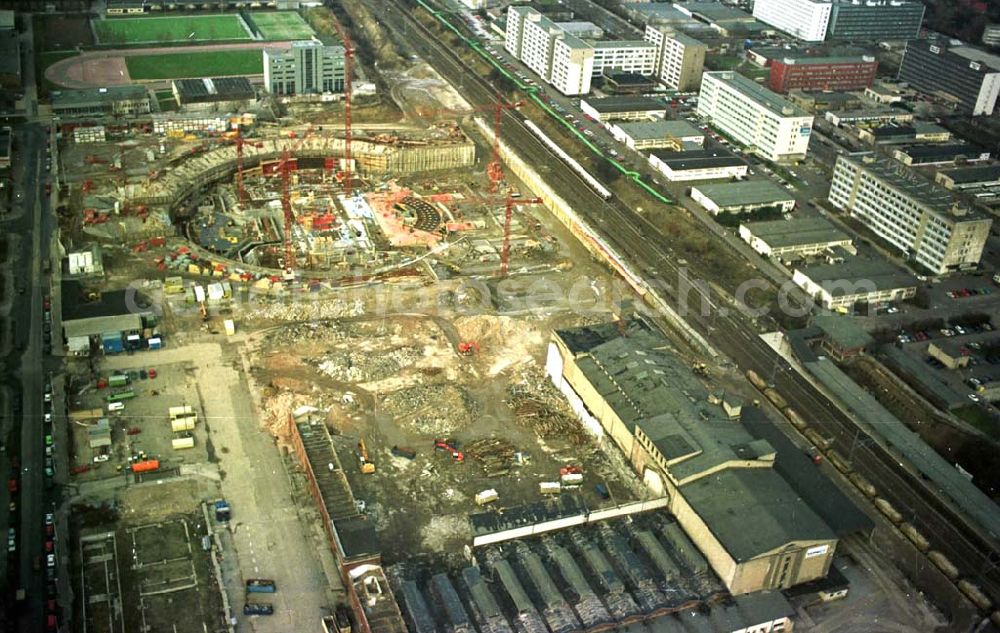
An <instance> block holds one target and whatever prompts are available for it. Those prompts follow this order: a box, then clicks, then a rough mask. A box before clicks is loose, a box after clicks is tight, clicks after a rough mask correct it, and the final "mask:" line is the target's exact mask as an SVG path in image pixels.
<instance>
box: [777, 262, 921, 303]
mask: <svg viewBox="0 0 1000 633" xmlns="http://www.w3.org/2000/svg"><path fill="white" fill-rule="evenodd" d="M792 281H793V282H794V283H795V284H796V285H797V286H799V287H800V288H802V290H803V292H805V293H806V294H807V295H809V296H811V297H813V298H814V299H816V300H817V301H818V302H819V304H820V305H821V306H823V307H824V308H826V309H828V310H841V311H846V310H850V309H851V308H852V307H853V306H854V305H855V304H858V303H867V304H869V305H876V304H881V303H888V302H893V301H903V300H905V299H909V298H911V297H913V295H915V294H916V293H917V278H916V277H914V276H913V275H911V274H909V273H908V272H906V271H905V270H903V269H902V268H897V267H896V266H893V265H892V264H890V263H889V262H887V261H884V260H862V259H858V258H849V259H848V260H847V261H845V262H842V263H839V264H816V265H812V266H803V267H801V268H796V269H795V270H794V271H793V272H792Z"/></svg>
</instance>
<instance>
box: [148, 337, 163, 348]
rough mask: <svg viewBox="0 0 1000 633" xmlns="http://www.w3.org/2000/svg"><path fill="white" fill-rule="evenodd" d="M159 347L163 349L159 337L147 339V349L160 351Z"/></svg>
mask: <svg viewBox="0 0 1000 633" xmlns="http://www.w3.org/2000/svg"><path fill="white" fill-rule="evenodd" d="M161 347H163V340H162V339H161V338H160V337H158V336H156V337H153V338H151V339H149V349H160V348H161Z"/></svg>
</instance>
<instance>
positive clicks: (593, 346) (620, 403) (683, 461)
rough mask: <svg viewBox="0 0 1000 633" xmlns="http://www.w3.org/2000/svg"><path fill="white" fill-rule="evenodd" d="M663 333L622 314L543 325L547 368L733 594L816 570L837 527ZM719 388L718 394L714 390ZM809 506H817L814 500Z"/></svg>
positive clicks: (825, 561) (828, 554) (801, 578)
mask: <svg viewBox="0 0 1000 633" xmlns="http://www.w3.org/2000/svg"><path fill="white" fill-rule="evenodd" d="M668 348H669V345H668V342H667V340H666V338H665V337H664V336H663V335H662V334H660V333H659V332H657V331H654V330H653V329H652V328H651V327H650V326H649V325H648V324H647V323H646V322H644V321H641V320H629V321H626V322H624V323H622V324H621V325H620V326H619V325H616V324H614V323H606V324H600V325H594V326H587V327H580V328H574V329H570V330H559V331H557V332H554V333H553V336H552V341H551V343H550V347H549V354H548V360H547V362H546V372H547V373H548V375H549V377H550V378H552V380H553V381H554V382H555V383H556V384H557V386H558V387H559V389H560V390H561V391H562V392H563V393H564V394H566V396H567V397H568V398H569V400H570V402H571V404H572V405H573V407H574V409H575V410H576V411H577V413H578V414H579V415H580V417H581V419H583V420H584V422H585V423H586V424H588V426H590V427H591V428H593V429H594V431H595V432H597V433H601V434H603V435H607V436H609V437H610V438H611V439H612V440H613V441H614V442H615V444H617V445H618V447H619V448H620V449H621V450H622V452H623V453H624V455H625V456H626V458H627V459H628V460H629V462H630V463H631V465H632V467H633V468H634V469H635V470H636V472H637V473H639V475H640V477H641V478H642V480H643V482H644V483H645V484H646V486H647V487H648V488H649V489H650V490H651V491H653V492H654V494H659V495H661V496H664V497H666V498H667V499H668V500H669V504H668V509H669V511H670V512H671V513H672V514H673V515H674V516H675V517H676V518H677V521H678V523H679V524H680V526H681V528H683V530H684V532H685V533H686V535H687V536H688V538H690V539H691V541H692V542H693V543H694V544H695V545H696V546H697V548H698V549H699V550H700V551H701V553H702V554H703V555H704V556H705V558H706V559H707V560H708V562H709V564H710V565H711V567H712V569H713V570H714V571H715V573H716V574H717V575H718V576H719V577H720V578H721V579H722V580H723V582H724V583H725V584H726V587H727V588H728V589H729V590H730V591H731V592H732V593H733V594H737V595H738V594H745V593H750V592H756V591H761V590H768V589H785V588H788V587H792V586H794V585H798V584H802V583H806V582H810V581H812V580H816V579H817V578H823V577H825V576H826V574H827V572H828V571H829V569H830V564H831V563H832V561H833V555H834V551H835V550H836V548H837V543H838V536H837V533H835V532H834V530H833V528H831V527H830V525H828V524H827V522H826V521H824V520H823V519H822V518H820V516H819V514H817V512H816V511H815V510H814V509H813V506H811V505H810V502H809V501H807V499H806V498H805V497H807V496H810V497H811V499H812V502H814V503H821V501H820V500H819V499H817V498H816V497H815V496H814V495H812V494H811V493H810V494H809V495H806V494H805V493H803V494H800V492H799V491H797V490H796V489H793V488H792V486H791V485H790V484H789V482H788V481H786V480H785V479H784V477H783V476H782V475H781V474H779V472H778V471H777V470H776V469H775V460H776V459H777V451H776V450H775V448H774V447H773V446H772V445H771V443H770V442H768V441H767V440H765V439H761V438H758V437H755V436H753V435H751V434H750V432H749V431H748V430H747V428H746V426H744V425H743V424H741V423H739V422H736V421H734V420H731V419H730V418H729V416H728V415H726V413H725V411H724V407H723V406H720V405H721V403H720V402H719V399H718V397H717V396H713V395H712V394H711V393H710V392H709V391H708V389H707V388H706V386H705V384H703V382H702V380H701V379H700V378H699V377H698V376H696V375H695V372H693V371H692V369H691V367H689V366H688V365H687V364H686V363H685V362H683V361H682V360H680V359H679V358H677V357H675V356H674V355H673V354H671V353H670V352H669V351H667V350H668ZM724 398H725V397H724V396H723V399H724ZM817 507H818V506H817Z"/></svg>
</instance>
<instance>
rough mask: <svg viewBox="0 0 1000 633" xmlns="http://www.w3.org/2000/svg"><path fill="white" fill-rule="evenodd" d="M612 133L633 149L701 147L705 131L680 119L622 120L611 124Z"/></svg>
mask: <svg viewBox="0 0 1000 633" xmlns="http://www.w3.org/2000/svg"><path fill="white" fill-rule="evenodd" d="M611 135H612V136H614V137H615V139H617V140H618V141H620V142H622V143H625V145H627V146H629V147H630V148H632V149H636V150H642V149H672V150H674V151H676V152H679V151H682V150H685V149H701V147H702V145H704V144H705V133H704V132H703V131H701V130H699V129H698V128H696V127H695V126H694V125H692V124H691V123H689V122H687V121H684V120H680V119H674V120H659V119H656V120H653V121H621V122H619V123H615V124H613V125H612V126H611Z"/></svg>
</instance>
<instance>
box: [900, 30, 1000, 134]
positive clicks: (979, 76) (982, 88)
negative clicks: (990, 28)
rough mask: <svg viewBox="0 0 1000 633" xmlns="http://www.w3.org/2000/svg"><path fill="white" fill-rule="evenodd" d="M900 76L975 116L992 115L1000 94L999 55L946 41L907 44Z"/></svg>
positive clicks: (920, 88)
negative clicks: (944, 97)
mask: <svg viewBox="0 0 1000 633" xmlns="http://www.w3.org/2000/svg"><path fill="white" fill-rule="evenodd" d="M899 79H900V81H905V82H907V83H909V84H910V86H912V87H914V88H916V89H917V90H920V91H921V92H925V93H927V94H931V95H943V96H946V97H948V98H950V99H952V100H954V101H955V102H956V103H957V104H959V106H960V107H961V108H962V109H963V110H966V111H970V112H972V114H973V116H975V115H979V114H985V115H987V116H989V115H991V114H993V110H994V108H995V107H996V103H997V95H998V94H1000V57H997V56H996V55H990V54H989V53H987V52H985V51H981V50H979V49H976V48H973V47H971V46H954V47H951V48H949V47H948V46H947V44H946V43H945V42H943V41H931V40H914V41H911V42H907V43H906V51H905V52H904V53H903V61H902V63H901V64H900V66H899Z"/></svg>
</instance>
